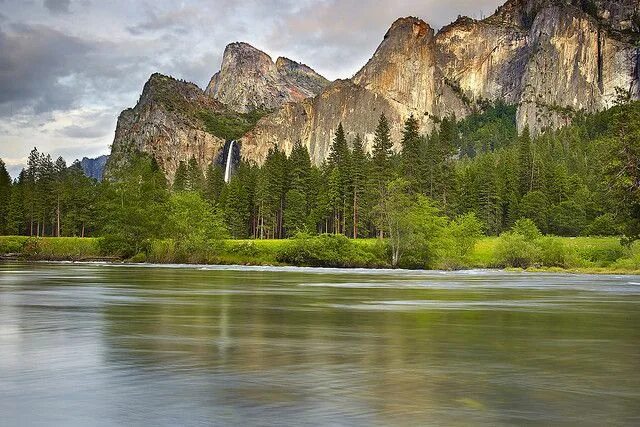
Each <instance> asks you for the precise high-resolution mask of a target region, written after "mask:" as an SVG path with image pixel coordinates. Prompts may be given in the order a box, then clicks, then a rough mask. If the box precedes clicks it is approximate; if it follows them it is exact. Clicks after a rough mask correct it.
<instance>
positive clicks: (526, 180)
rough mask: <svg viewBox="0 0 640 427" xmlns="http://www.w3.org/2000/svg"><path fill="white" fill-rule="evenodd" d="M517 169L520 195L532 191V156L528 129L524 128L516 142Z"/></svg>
mask: <svg viewBox="0 0 640 427" xmlns="http://www.w3.org/2000/svg"><path fill="white" fill-rule="evenodd" d="M518 168H519V176H520V178H519V189H520V195H521V196H524V195H525V194H527V193H528V192H529V191H533V177H534V169H533V155H532V153H531V136H530V133H529V127H525V128H524V131H523V132H522V135H521V136H520V138H519V140H518Z"/></svg>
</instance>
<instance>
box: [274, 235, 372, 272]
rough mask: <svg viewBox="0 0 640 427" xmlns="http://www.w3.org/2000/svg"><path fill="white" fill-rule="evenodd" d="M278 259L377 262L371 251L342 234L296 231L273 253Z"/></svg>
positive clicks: (356, 263) (327, 264) (336, 264)
mask: <svg viewBox="0 0 640 427" xmlns="http://www.w3.org/2000/svg"><path fill="white" fill-rule="evenodd" d="M276 260H277V261H278V262H282V263H286V264H292V265H300V266H309V267H369V266H374V265H377V262H376V260H375V257H374V255H373V253H372V252H371V251H367V250H366V249H365V248H364V247H362V246H359V245H356V244H354V243H353V242H352V241H350V240H349V239H348V238H347V237H345V236H343V235H332V234H323V235H321V236H317V237H309V236H308V235H304V234H299V235H298V236H297V237H296V238H294V239H291V240H290V241H289V242H288V244H287V245H285V246H283V247H282V248H279V249H278V250H277V252H276Z"/></svg>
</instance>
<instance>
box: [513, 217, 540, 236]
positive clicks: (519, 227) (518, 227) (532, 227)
mask: <svg viewBox="0 0 640 427" xmlns="http://www.w3.org/2000/svg"><path fill="white" fill-rule="evenodd" d="M511 231H512V232H514V233H516V234H520V235H521V236H522V237H524V238H525V240H527V241H528V242H533V241H534V240H536V239H539V238H540V237H542V233H540V230H538V227H537V226H536V224H535V223H534V222H533V221H532V220H530V219H529V218H524V219H519V220H518V221H516V223H515V224H514V226H513V227H511Z"/></svg>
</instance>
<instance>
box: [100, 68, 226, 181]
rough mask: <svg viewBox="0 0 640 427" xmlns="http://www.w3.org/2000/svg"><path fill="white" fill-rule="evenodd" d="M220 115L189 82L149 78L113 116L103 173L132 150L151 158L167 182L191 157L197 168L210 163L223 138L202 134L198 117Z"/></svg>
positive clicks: (213, 103)
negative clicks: (131, 101)
mask: <svg viewBox="0 0 640 427" xmlns="http://www.w3.org/2000/svg"><path fill="white" fill-rule="evenodd" d="M224 112H226V108H225V107H224V105H222V104H220V103H219V102H218V101H216V100H214V99H212V98H210V97H208V96H205V94H204V92H203V91H202V90H201V89H200V88H199V87H198V86H196V85H194V84H193V83H187V82H182V81H178V80H175V79H173V78H171V77H167V76H163V75H162V74H157V73H156V74H153V75H152V76H151V77H150V78H149V81H147V83H146V84H145V86H144V89H143V91H142V95H141V96H140V100H139V101H138V103H137V105H136V106H135V107H134V108H130V109H127V110H124V111H123V112H122V113H121V114H120V117H119V118H118V124H117V127H116V135H115V139H114V141H113V145H112V148H111V156H110V158H109V161H108V163H107V167H106V173H105V175H106V176H108V175H109V171H110V170H112V169H113V168H117V167H118V166H119V165H120V164H122V163H123V162H126V161H127V159H128V158H129V156H131V155H132V154H134V153H136V152H143V153H147V154H150V155H152V156H153V157H154V158H155V159H156V161H157V162H158V165H159V166H160V167H161V168H162V170H163V171H164V172H165V174H166V175H167V177H168V178H169V180H170V182H171V181H172V180H173V176H174V175H175V172H176V169H177V168H178V165H179V164H180V162H181V161H184V162H187V161H189V159H190V158H191V157H195V159H196V160H197V161H198V163H199V164H200V165H201V166H202V167H206V166H207V165H209V164H210V163H212V162H213V161H214V160H215V159H216V157H217V156H218V153H219V152H220V150H221V149H222V148H223V147H224V143H225V140H224V139H223V138H221V137H219V136H215V135H213V134H211V133H210V132H207V128H206V124H205V121H204V120H203V116H205V117H206V116H207V115H209V116H211V115H216V114H221V113H224Z"/></svg>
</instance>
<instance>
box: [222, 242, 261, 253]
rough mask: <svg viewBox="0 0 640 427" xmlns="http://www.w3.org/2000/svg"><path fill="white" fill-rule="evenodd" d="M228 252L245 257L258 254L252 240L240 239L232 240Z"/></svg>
mask: <svg viewBox="0 0 640 427" xmlns="http://www.w3.org/2000/svg"><path fill="white" fill-rule="evenodd" d="M229 252H231V253H232V254H237V255H241V256H246V257H255V256H257V255H258V253H259V250H258V247H257V246H256V244H255V243H254V242H248V241H244V240H242V241H238V242H233V245H231V246H230V247H229Z"/></svg>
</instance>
